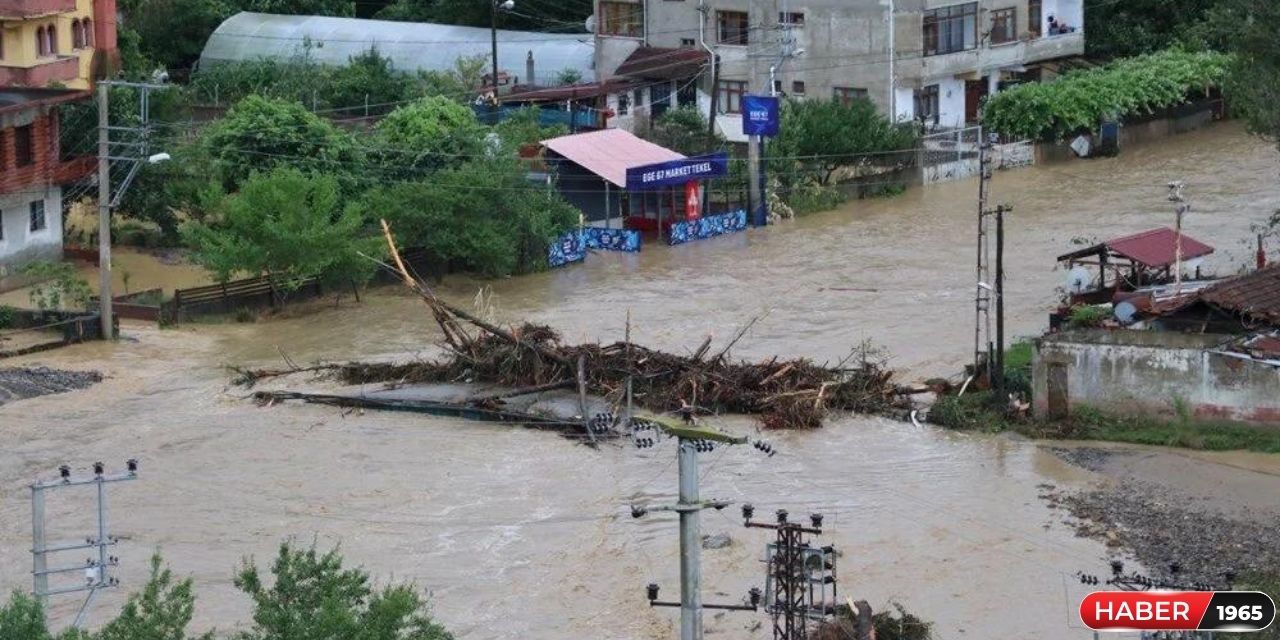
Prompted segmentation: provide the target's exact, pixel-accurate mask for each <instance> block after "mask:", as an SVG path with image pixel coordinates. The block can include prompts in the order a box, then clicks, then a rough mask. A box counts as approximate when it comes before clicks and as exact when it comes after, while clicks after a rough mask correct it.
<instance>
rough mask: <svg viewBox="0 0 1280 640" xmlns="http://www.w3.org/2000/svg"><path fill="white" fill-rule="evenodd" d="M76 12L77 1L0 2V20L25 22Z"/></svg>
mask: <svg viewBox="0 0 1280 640" xmlns="http://www.w3.org/2000/svg"><path fill="white" fill-rule="evenodd" d="M75 10H76V0H0V18H6V19H11V20H24V19H27V18H38V17H40V16H48V15H54V14H58V13H67V12H70V11H75Z"/></svg>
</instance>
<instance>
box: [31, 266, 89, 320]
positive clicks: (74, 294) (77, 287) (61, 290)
mask: <svg viewBox="0 0 1280 640" xmlns="http://www.w3.org/2000/svg"><path fill="white" fill-rule="evenodd" d="M21 273H22V275H24V276H27V277H29V278H32V279H34V280H36V281H37V283H36V284H35V285H34V286H32V287H31V290H30V291H29V292H28V293H27V297H28V299H30V300H31V304H33V305H35V306H36V308H38V309H40V310H41V311H53V310H57V309H86V308H88V306H89V298H90V297H91V296H93V290H92V289H90V288H89V283H88V281H86V280H85V279H84V278H82V277H80V271H79V270H77V269H76V266H75V265H74V264H72V263H70V262H47V261H44V260H40V261H37V262H32V263H31V264H28V265H26V266H25V267H23V268H22V272H21Z"/></svg>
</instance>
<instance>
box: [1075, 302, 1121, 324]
mask: <svg viewBox="0 0 1280 640" xmlns="http://www.w3.org/2000/svg"><path fill="white" fill-rule="evenodd" d="M1110 317H1111V314H1110V313H1109V312H1108V311H1107V310H1106V309H1105V308H1104V307H1095V306H1093V305H1087V304H1081V305H1076V306H1074V307H1071V313H1070V315H1068V316H1067V324H1068V325H1070V326H1071V327H1072V328H1075V329H1088V328H1091V327H1100V326H1102V323H1103V321H1105V320H1106V319H1107V318H1110Z"/></svg>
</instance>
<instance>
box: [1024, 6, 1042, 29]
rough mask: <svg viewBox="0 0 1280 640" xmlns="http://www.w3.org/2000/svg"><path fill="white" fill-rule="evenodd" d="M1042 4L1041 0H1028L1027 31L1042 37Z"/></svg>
mask: <svg viewBox="0 0 1280 640" xmlns="http://www.w3.org/2000/svg"><path fill="white" fill-rule="evenodd" d="M1041 6H1042V5H1041V0H1027V31H1030V32H1031V37H1033V38H1039V37H1040V21H1041V14H1042V9H1041Z"/></svg>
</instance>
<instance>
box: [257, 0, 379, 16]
mask: <svg viewBox="0 0 1280 640" xmlns="http://www.w3.org/2000/svg"><path fill="white" fill-rule="evenodd" d="M240 10H241V11H253V12H257V13H279V14H284V15H291V16H344V17H351V16H354V15H355V14H356V3H355V2H354V1H353V0H246V1H245V2H243V3H242V4H241V8H240Z"/></svg>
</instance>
